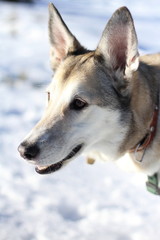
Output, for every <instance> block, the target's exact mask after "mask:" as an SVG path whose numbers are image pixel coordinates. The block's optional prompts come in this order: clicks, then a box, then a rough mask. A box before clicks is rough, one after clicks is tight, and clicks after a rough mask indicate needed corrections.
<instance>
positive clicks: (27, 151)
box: [18, 142, 40, 160]
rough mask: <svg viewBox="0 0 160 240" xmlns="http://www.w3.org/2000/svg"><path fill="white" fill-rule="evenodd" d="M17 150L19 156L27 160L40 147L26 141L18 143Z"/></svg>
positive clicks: (31, 157) (37, 151)
mask: <svg viewBox="0 0 160 240" xmlns="http://www.w3.org/2000/svg"><path fill="white" fill-rule="evenodd" d="M18 151H19V153H20V155H21V157H23V158H24V159H27V160H33V159H34V158H36V157H37V156H38V154H39V153H40V149H39V147H38V146H37V145H36V144H32V145H29V144H27V143H26V142H24V143H21V144H20V145H19V147H18Z"/></svg>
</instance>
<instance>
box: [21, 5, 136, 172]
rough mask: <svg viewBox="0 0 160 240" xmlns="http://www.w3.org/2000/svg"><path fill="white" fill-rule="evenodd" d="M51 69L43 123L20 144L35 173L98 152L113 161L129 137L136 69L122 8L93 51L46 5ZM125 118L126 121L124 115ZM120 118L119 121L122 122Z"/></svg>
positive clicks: (133, 39)
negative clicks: (52, 73) (131, 93)
mask: <svg viewBox="0 0 160 240" xmlns="http://www.w3.org/2000/svg"><path fill="white" fill-rule="evenodd" d="M49 36H50V43H51V66H52V69H53V70H54V71H55V75H54V78H53V80H52V82H51V84H50V85H49V87H48V89H47V94H48V105H47V107H46V110H45V113H44V115H43V117H42V119H41V120H40V121H39V122H38V123H37V125H36V126H35V127H34V128H33V130H32V131H31V132H30V133H29V135H28V136H27V137H26V138H25V140H24V141H23V142H22V143H21V144H20V146H19V148H18V149H19V152H20V154H21V156H22V157H24V158H25V159H27V160H28V161H29V162H31V163H34V164H35V165H37V168H36V170H37V172H38V173H41V174H43V173H50V172H53V171H56V170H58V169H60V168H61V167H62V166H63V165H65V164H66V163H68V162H69V161H70V160H73V159H74V158H75V157H77V156H78V155H79V154H80V153H82V152H85V151H86V152H87V151H91V150H92V149H97V150H98V151H103V149H105V151H106V152H107V154H108V156H109V157H110V158H116V157H117V155H118V153H119V149H120V145H121V142H122V141H123V139H124V138H125V135H126V134H127V131H128V129H127V127H126V126H125V125H126V124H125V122H126V121H128V119H129V113H128V115H127V114H125V116H126V119H123V113H124V112H127V111H128V105H129V101H130V92H131V85H132V84H131V82H130V80H131V78H132V75H133V74H134V72H135V71H136V70H137V68H138V51H137V37H136V33H135V29H134V24H133V20H132V17H131V15H130V12H129V11H128V9H127V8H125V7H123V8H120V9H118V10H117V11H116V12H115V13H114V14H113V16H112V17H111V19H110V20H109V22H108V24H107V26H106V28H105V30H104V32H103V34H102V37H101V39H100V42H99V44H98V47H97V49H96V50H95V51H89V50H86V49H85V48H84V47H83V46H81V44H80V43H79V42H78V40H77V39H76V38H75V37H74V36H73V34H72V33H71V32H70V30H69V29H68V27H67V26H66V25H65V23H64V21H63V19H62V18H61V16H60V14H59V13H58V11H57V9H56V8H55V7H54V6H53V4H50V5H49ZM127 116H128V117H127ZM122 119H123V121H122Z"/></svg>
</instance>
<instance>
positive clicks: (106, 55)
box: [96, 7, 139, 75]
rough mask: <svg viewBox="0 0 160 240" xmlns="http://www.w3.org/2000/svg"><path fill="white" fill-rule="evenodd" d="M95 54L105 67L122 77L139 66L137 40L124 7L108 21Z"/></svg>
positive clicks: (131, 20) (127, 11)
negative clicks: (101, 58)
mask: <svg viewBox="0 0 160 240" xmlns="http://www.w3.org/2000/svg"><path fill="white" fill-rule="evenodd" d="M96 53H97V54H98V55H101V56H102V57H103V59H104V60H105V63H106V65H107V66H108V67H109V68H110V69H111V70H113V71H117V70H119V71H121V72H122V73H124V75H128V74H129V73H130V74H132V72H134V71H136V70H137V68H138V64H139V58H138V56H139V53H138V40H137V35H136V32H135V27H134V23H133V19H132V16H131V14H130V12H129V10H128V9H127V8H126V7H122V8H119V9H118V10H117V11H116V12H115V13H114V14H113V15H112V17H111V19H110V20H109V22H108V24H107V26H106V28H105V29H104V32H103V34H102V37H101V40H100V42H99V45H98V47H97V49H96Z"/></svg>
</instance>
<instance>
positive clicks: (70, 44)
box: [49, 3, 82, 70]
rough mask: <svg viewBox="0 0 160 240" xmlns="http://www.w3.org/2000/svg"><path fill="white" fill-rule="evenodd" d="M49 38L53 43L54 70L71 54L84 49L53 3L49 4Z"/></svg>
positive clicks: (52, 63) (52, 64) (52, 58)
mask: <svg viewBox="0 0 160 240" xmlns="http://www.w3.org/2000/svg"><path fill="white" fill-rule="evenodd" d="M49 38H50V43H51V67H52V69H53V70H56V69H57V67H58V66H59V64H60V63H61V62H62V61H63V59H64V58H65V57H66V56H67V55H68V54H69V53H72V52H76V51H78V49H80V48H82V47H81V45H80V43H79V42H78V41H77V39H76V38H75V37H74V36H73V34H72V33H71V32H70V30H69V29H68V27H67V26H66V24H65V23H64V21H63V19H62V17H61V15H60V14H59V12H58V10H57V9H56V8H55V6H54V5H53V4H52V3H50V4H49Z"/></svg>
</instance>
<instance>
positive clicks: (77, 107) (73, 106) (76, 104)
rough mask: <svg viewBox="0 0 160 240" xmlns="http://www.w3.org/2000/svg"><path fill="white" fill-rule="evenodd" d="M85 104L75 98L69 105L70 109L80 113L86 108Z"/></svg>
mask: <svg viewBox="0 0 160 240" xmlns="http://www.w3.org/2000/svg"><path fill="white" fill-rule="evenodd" d="M87 105H88V104H87V103H86V102H85V101H84V100H82V99H80V98H75V99H74V100H73V102H72V103H71V104H70V109H72V110H76V111H80V110H82V109H83V108H85V107H87Z"/></svg>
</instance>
